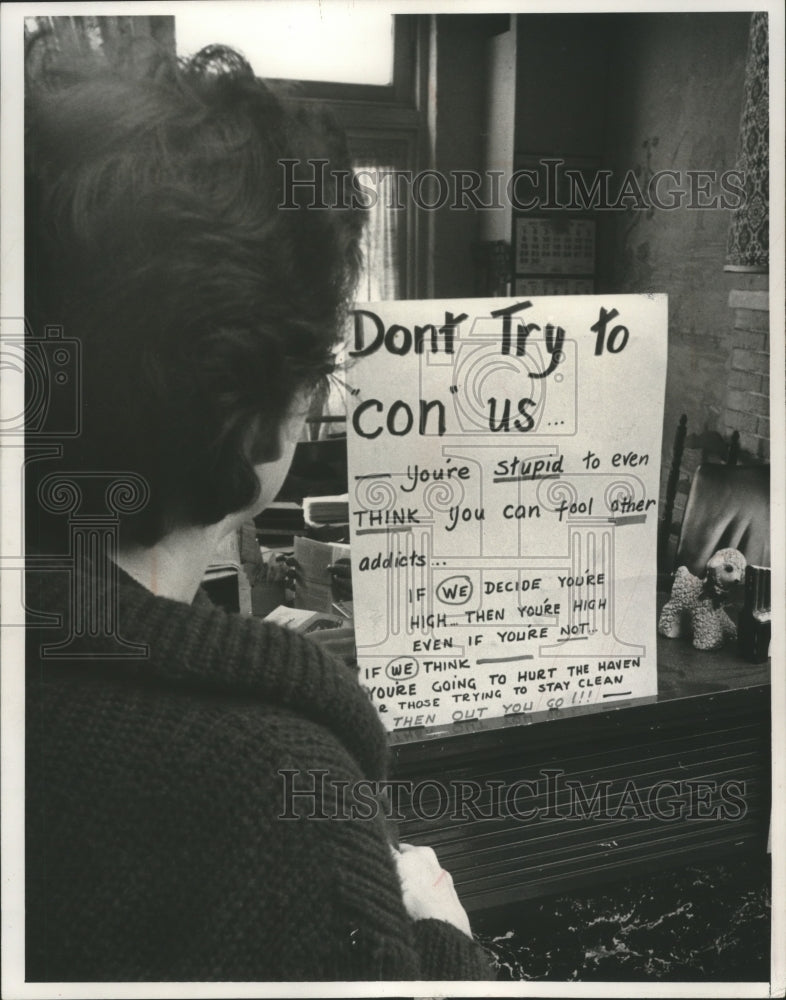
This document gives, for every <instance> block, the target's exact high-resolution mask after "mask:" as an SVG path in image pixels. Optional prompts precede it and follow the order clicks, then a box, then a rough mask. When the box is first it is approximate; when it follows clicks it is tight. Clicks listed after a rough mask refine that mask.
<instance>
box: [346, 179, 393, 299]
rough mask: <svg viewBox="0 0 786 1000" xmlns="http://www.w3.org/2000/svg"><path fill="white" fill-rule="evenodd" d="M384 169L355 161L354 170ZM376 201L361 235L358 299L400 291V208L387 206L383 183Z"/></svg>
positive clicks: (372, 297)
mask: <svg viewBox="0 0 786 1000" xmlns="http://www.w3.org/2000/svg"><path fill="white" fill-rule="evenodd" d="M367 169H368V170H376V171H384V170H386V169H390V168H386V167H383V166H380V165H379V164H375V165H373V166H370V167H367V166H366V165H365V164H355V170H367ZM377 194H378V197H377V199H376V203H375V204H374V205H372V206H371V208H369V211H368V222H367V224H366V229H365V232H364V236H363V271H362V272H361V275H360V282H359V284H358V291H357V296H356V297H357V301H358V302H380V301H382V300H384V299H397V298H399V296H400V293H401V278H400V275H399V264H398V234H399V216H401V215H402V214H403V212H402V210H400V209H395V208H390V207H389V205H388V201H389V198H388V196H387V191H386V187H385V185H383V186H382V187H381V188H379V189H378V191H377Z"/></svg>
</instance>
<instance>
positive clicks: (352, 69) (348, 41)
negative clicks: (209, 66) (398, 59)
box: [175, 0, 393, 87]
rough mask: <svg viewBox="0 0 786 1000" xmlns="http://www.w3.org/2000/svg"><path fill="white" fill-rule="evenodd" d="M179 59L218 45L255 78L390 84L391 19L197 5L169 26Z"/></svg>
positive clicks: (371, 8) (333, 10)
mask: <svg viewBox="0 0 786 1000" xmlns="http://www.w3.org/2000/svg"><path fill="white" fill-rule="evenodd" d="M175 24H176V28H175V36H176V44H177V51H178V55H182V56H189V55H193V54H194V53H195V52H198V51H199V50H200V49H201V48H203V47H204V46H205V45H210V44H216V43H217V44H224V45H229V46H231V47H232V48H234V49H237V50H238V51H239V52H242V53H243V55H244V56H245V57H246V59H247V60H248V61H249V63H250V64H251V66H252V68H253V69H254V72H255V73H257V74H258V75H259V76H265V77H269V78H279V79H286V80H310V81H321V82H331V83H343V84H366V85H372V86H383V87H384V86H389V85H391V84H392V83H393V15H392V14H390V13H387V12H386V11H385V9H384V6H381V5H380V6H376V5H374V4H345V3H335V2H334V3H332V4H331V3H311V2H302V0H301V2H300V3H298V4H292V3H286V4H284V3H279V2H277V0H268V2H266V3H265V4H253V5H250V4H245V3H241V4H237V3H222V4H220V5H217V6H202V5H196V6H195V7H193V8H190V9H184V10H183V11H182V12H178V14H177V15H176V18H175Z"/></svg>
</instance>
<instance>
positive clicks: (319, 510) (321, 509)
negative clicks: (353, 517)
mask: <svg viewBox="0 0 786 1000" xmlns="http://www.w3.org/2000/svg"><path fill="white" fill-rule="evenodd" d="M303 520H304V521H305V522H306V524H309V525H311V526H312V527H315V528H316V527H319V526H320V525H325V524H348V523H349V494H348V493H342V494H339V495H338V496H332V497H304V498H303Z"/></svg>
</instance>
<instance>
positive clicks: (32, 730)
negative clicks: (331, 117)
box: [26, 48, 489, 981]
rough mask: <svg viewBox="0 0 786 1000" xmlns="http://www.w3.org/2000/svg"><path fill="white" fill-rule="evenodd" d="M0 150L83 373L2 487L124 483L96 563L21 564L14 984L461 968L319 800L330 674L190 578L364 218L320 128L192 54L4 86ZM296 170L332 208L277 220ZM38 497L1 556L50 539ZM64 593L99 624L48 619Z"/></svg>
mask: <svg viewBox="0 0 786 1000" xmlns="http://www.w3.org/2000/svg"><path fill="white" fill-rule="evenodd" d="M26 159H27V180H26V216H27V218H26V297H27V303H26V305H27V313H28V319H29V321H30V323H31V326H32V331H33V336H36V335H39V336H40V334H41V331H43V330H44V329H45V328H46V327H47V325H52V324H56V325H57V326H58V327H61V328H62V330H63V332H64V334H65V335H66V336H67V337H70V338H75V339H76V340H78V342H79V344H80V346H81V364H82V371H81V397H80V405H81V416H82V425H81V428H80V433H79V434H78V435H76V436H73V437H69V438H66V437H64V438H63V439H62V441H61V442H60V445H61V455H60V457H59V458H58V461H57V465H56V466H54V465H52V464H51V463H49V462H47V461H46V460H39V461H36V462H34V463H31V465H30V471H31V477H32V474H33V473H35V476H36V478H37V480H38V482H39V483H40V482H42V481H43V479H44V478H45V477H46V475H48V474H50V473H51V471H52V469H53V468H56V469H57V470H58V473H60V474H63V475H66V476H67V475H72V476H73V477H75V479H78V478H79V477H81V480H80V481H85V480H86V479H90V477H92V480H91V481H99V480H100V479H101V477H104V479H105V478H106V477H110V478H111V476H112V475H119V476H120V475H123V474H125V475H127V474H132V475H133V476H134V477H135V481H138V482H140V483H143V484H144V493H145V500H146V502H145V503H144V504H143V505H141V508H140V509H137V510H133V509H131V508H130V507H129V509H128V510H127V512H126V513H123V514H121V515H120V523H119V529H118V531H119V534H118V542H117V551H116V553H115V554H114V555H113V558H112V562H111V568H110V570H108V569H107V564H106V563H104V562H102V559H101V558H100V554H98V555H97V554H96V552H88V551H80V552H71V553H70V555H71V557H72V559H73V566H72V569H71V571H70V573H59V572H54V571H53V570H52V569H49V570H46V571H41V572H34V571H33V570H31V571H30V572H29V574H28V581H27V604H28V606H29V607H31V608H33V609H35V610H36V611H37V612H40V613H44V614H47V615H48V616H50V617H49V618H48V619H47V621H48V622H50V623H51V622H53V621H54V622H59V627H58V626H56V625H55V626H53V625H51V624H49V625H47V627H40V628H33V627H31V629H30V630H29V632H28V643H27V646H28V667H27V726H26V740H27V758H26V759H27V765H26V797H27V828H26V829H27V833H26V837H27V840H26V864H27V880H26V911H27V912H26V919H27V952H26V959H27V979H28V980H37V981H40V980H49V981H52V980H54V981H64V980H105V981H118V980H176V981H177V980H233V981H239V980H267V981H270V980H274V981H275V980H279V981H280V980H326V979H334V980H348V979H360V980H380V979H382V980H384V979H393V980H402V979H412V980H422V979H437V980H441V979H451V978H456V979H469V978H481V979H482V978H488V975H489V974H488V967H487V965H486V962H485V958H484V955H483V953H482V951H481V949H480V948H479V947H478V946H477V945H476V944H475V942H474V941H473V940H472V937H471V933H470V930H469V924H468V922H467V919H466V914H465V913H464V911H463V909H462V908H461V905H460V903H459V902H458V899H457V897H456V895H455V892H454V891H453V889H452V883H451V880H450V876H449V875H447V873H442V872H441V869H440V867H439V864H438V863H437V862H436V859H435V856H434V855H433V852H430V851H429V850H428V849H426V848H406V847H405V846H402V847H401V848H397V847H394V846H392V845H391V842H390V836H389V831H388V829H387V827H386V824H385V821H384V819H383V818H382V816H381V815H379V810H376V809H366V810H365V811H364V810H363V809H354V810H353V809H350V813H351V818H350V819H348V820H344V819H340V818H339V819H335V818H333V819H331V818H330V817H335V816H336V815H339V816H341V815H344V814H345V812H346V808H345V807H346V802H347V801H349V802H350V804H351V803H352V802H353V801H354V800H353V798H352V797H353V795H354V790H355V789H356V787H358V786H359V783H362V782H366V783H368V782H379V781H382V780H383V779H384V777H385V767H386V742H385V734H384V732H383V730H382V727H381V725H380V723H379V720H378V718H377V715H376V710H375V709H374V708H373V706H372V705H371V704H370V702H369V701H368V699H367V697H366V695H365V694H364V693H363V692H362V690H361V688H360V686H359V684H358V683H357V679H356V677H355V675H354V674H353V673H352V672H351V671H350V670H349V669H348V668H347V667H345V666H344V665H343V664H341V663H338V662H336V661H334V660H333V659H331V658H330V657H329V656H327V655H326V654H325V652H324V651H323V649H322V648H321V647H320V646H319V645H318V644H317V643H316V642H314V641H312V640H310V639H308V638H304V637H301V636H299V635H297V634H294V633H292V632H289V631H287V630H285V629H282V628H280V627H278V626H276V625H273V624H270V623H267V622H264V621H259V620H255V619H252V618H246V617H242V616H240V615H233V614H229V613H227V612H225V611H223V610H220V609H218V608H215V607H213V606H211V605H210V604H209V602H208V601H207V598H206V596H205V595H204V593H203V592H202V591H201V590H200V588H199V584H200V580H201V579H202V577H203V575H204V572H205V569H206V566H207V565H208V562H209V561H210V557H211V554H212V552H213V550H214V549H215V546H216V544H217V543H218V542H219V541H220V539H221V538H222V537H223V536H224V535H225V534H227V533H228V532H230V531H233V530H236V529H237V527H238V526H239V525H240V524H241V523H243V522H244V521H246V520H247V519H248V518H249V517H252V516H253V515H254V514H256V513H258V512H259V511H261V510H262V509H263V508H264V506H265V505H266V504H267V503H269V502H270V501H271V500H272V499H273V498H274V497H275V496H276V494H277V492H278V490H279V488H280V485H281V483H282V480H283V477H284V476H285V475H286V472H287V469H288V467H289V463H290V459H291V457H292V452H293V449H294V446H295V442H296V441H297V440H298V438H299V436H300V433H301V430H302V426H303V421H304V417H305V413H306V411H307V409H308V405H309V400H310V398H311V395H312V393H313V392H314V390H315V388H316V387H318V386H319V385H320V383H321V381H322V380H323V379H324V378H325V377H326V376H327V375H328V374H329V372H330V371H331V367H332V365H333V351H334V346H335V344H336V341H337V338H338V334H339V331H340V329H341V324H342V319H343V316H344V313H345V311H346V308H347V305H348V302H349V298H350V296H351V294H352V290H353V285H354V281H355V279H356V276H357V271H358V266H359V252H358V241H359V236H360V232H361V228H362V224H363V219H362V212H360V211H358V210H357V209H355V208H352V207H345V206H344V205H343V199H341V198H339V197H338V196H337V195H338V192H336V191H335V190H334V189H333V187H331V185H333V184H334V183H335V181H334V179H333V178H334V174H335V175H336V176H339V175H338V173H336V172H340V171H346V170H348V169H349V168H350V167H349V159H348V155H347V151H346V147H345V144H344V140H343V138H342V136H341V135H340V133H339V132H338V131H337V130H336V129H335V128H334V127H333V126H332V125H331V124H330V123H329V122H328V121H326V120H325V119H324V118H323V117H321V116H318V115H316V114H315V113H314V112H312V111H308V110H305V109H304V107H303V106H302V104H301V103H299V102H295V101H292V100H289V99H285V98H284V97H282V96H279V95H277V94H276V93H275V92H274V91H273V90H272V89H271V88H270V87H269V86H267V85H266V84H264V83H263V82H262V81H260V80H259V79H257V78H255V77H254V75H253V73H252V72H251V71H250V69H249V67H248V66H247V65H246V64H245V62H244V61H243V60H242V59H241V58H240V57H239V56H237V55H236V54H235V53H233V52H231V51H229V50H225V49H216V48H213V49H209V50H205V51H203V52H202V53H200V54H199V56H197V57H195V58H194V59H193V60H191V61H190V62H186V63H176V62H174V61H163V62H162V63H161V65H160V66H158V67H157V69H156V71H155V72H151V73H149V74H147V75H146V76H144V77H129V76H121V75H118V74H114V73H110V72H108V71H103V72H101V73H95V74H92V75H83V77H82V78H67V79H66V78H62V79H60V80H59V81H57V84H56V85H52V84H51V83H50V84H48V85H39V86H36V87H32V88H31V89H30V93H29V95H28V105H27V109H26ZM313 159H319V160H325V161H327V162H328V164H329V167H330V169H329V170H326V171H325V172H324V176H325V178H326V185H327V188H326V190H325V192H324V198H325V200H326V201H327V202H328V203H329V204H331V205H333V206H335V207H332V208H329V209H328V210H313V209H310V208H309V207H308V202H309V199H310V197H311V195H310V194H309V192H308V191H307V190H306V189H299V188H295V190H294V192H290V193H289V197H294V199H295V202H296V203H297V204H298V207H297V208H295V209H289V210H282V209H281V208H279V206H280V205H281V204H282V203H283V202H284V191H283V187H282V185H283V179H284V174H283V171H282V169H281V165H280V161H282V160H294V161H297V162H304V163H305V162H306V161H308V160H313ZM345 176H346V175H345ZM56 405H57V401H56V400H55V399H54V397H53V400H52V406H53V407H56ZM50 416H51V417H52V419H53V420H54V419H56V413H53V414H50ZM38 496H39V494H38V493H36V484H35V483H34V482H32V481H31V482H30V483H29V484H28V519H27V531H28V546H29V549H30V551H31V552H35V551H36V549H38V550H39V551H45V552H46V551H48V552H51V551H52V548H51V546H52V544H53V541H52V539H53V535H52V533H51V532H50V531H49V525H48V524H47V523H46V522H45V520H44V517H43V516H41V515H40V511H38V510H36V508H35V498H36V497H38ZM79 595H82V596H81V597H80V596H79ZM84 595H89V601H90V602H91V603H90V609H92V611H90V609H88V610H89V611H90V613H92V612H93V611H94V612H95V614H96V615H98V616H100V615H101V614H106V615H108V616H109V617H110V618H111V620H112V621H113V622H114V623H115V624H116V629H115V633H116V636H115V637H114V638H113V636H109V635H108V634H107V630H106V629H103V630H102V629H101V628H92V629H91V628H90V627H87V628H84V629H81V630H79V629H78V630H77V632H78V634H77V635H76V636H75V635H74V629H73V627H72V626H73V620H74V615H81V616H82V618H84V617H85V613H86V612H85V607H84V606H82V605H80V607H79V608H77V607H76V604H77V603H78V600H82V599H83V597H84ZM87 616H88V617H89V616H90V615H89V614H88V615H87ZM37 620H40V619H37ZM80 620H82V619H80ZM66 633H68V635H69V637H70V638H69V643H68V645H67V655H57V656H52V655H49V654H48V652H47V651H48V650H52V649H54V648H57V644H58V637H59V636H60V638H61V639H62V635H65V634H66ZM117 636H120V637H122V643H123V649H124V651H125V653H127V652H128V650H129V649H136V650H137V651H138V652H137V653H136V654H135V655H133V656H128V655H123V656H118V655H117V649H116V648H115V643H116V637H117ZM65 648H66V647H64V646H61V647H60V649H61V653H62V650H63V649H65ZM293 780H295V781H296V786H295V787H296V788H297V789H298V790H300V791H303V790H304V789H305V790H306V793H304V794H302V795H300V797H298V796H295V799H294V805H293V806H291V808H290V807H289V806H288V805H287V803H286V802H285V800H284V796H283V791H284V788H285V782H286V781H293ZM341 789H344V790H345V791H344V792H343V793H342V794H343V796H344V798H343V799H342V802H341V803H339V802H338V801H337V799H336V797H337V796H338V794H339V790H341ZM309 790H311V791H309ZM347 796H349V799H348V800H347V798H346V797H347ZM324 817H327V818H324Z"/></svg>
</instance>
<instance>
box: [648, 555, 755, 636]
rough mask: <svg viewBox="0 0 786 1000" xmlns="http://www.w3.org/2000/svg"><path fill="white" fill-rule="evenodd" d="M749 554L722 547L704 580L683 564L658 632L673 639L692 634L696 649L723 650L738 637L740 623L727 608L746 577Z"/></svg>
mask: <svg viewBox="0 0 786 1000" xmlns="http://www.w3.org/2000/svg"><path fill="white" fill-rule="evenodd" d="M745 565H746V563H745V556H744V555H743V554H742V553H741V552H739V551H738V550H737V549H719V550H718V551H717V552H716V553H715V554H714V555H713V556H712V557H711V558H710V561H709V562H708V563H707V571H706V575H705V577H704V579H703V580H700V579H699V578H698V577H697V576H694V575H693V573H691V571H690V570H689V569H688V567H687V566H680V568H679V569H678V570H677V572H676V573H675V574H674V584H673V586H672V588H671V597H670V598H669V601H668V603H667V604H666V605H664V608H663V610H662V611H661V613H660V620H659V621H658V631H659V632H660V634H661V635H665V636H667V637H668V638H669V639H677V638H679V637H680V636H688V637H690V638H692V639H693V645H694V647H695V648H696V649H720V648H721V646H723V645H724V643H726V642H730V641H732V640H734V639H736V638H737V626H736V625H735V624H734V622H733V621H732V620H731V618H729V616H728V615H727V614H726V612H725V610H724V605H725V604H726V603H728V598H729V595H730V592H731V591H732V589H733V588H734V587H735V586H737V585H738V584H739V583H741V582H742V581H743V580H744V578H745Z"/></svg>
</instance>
